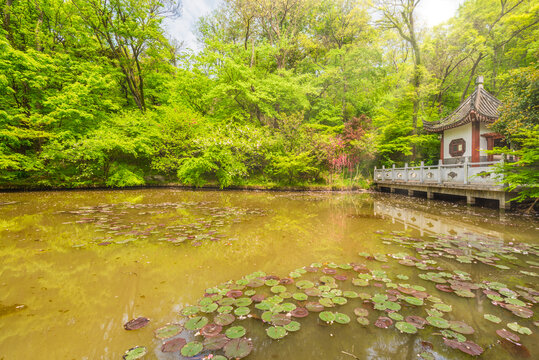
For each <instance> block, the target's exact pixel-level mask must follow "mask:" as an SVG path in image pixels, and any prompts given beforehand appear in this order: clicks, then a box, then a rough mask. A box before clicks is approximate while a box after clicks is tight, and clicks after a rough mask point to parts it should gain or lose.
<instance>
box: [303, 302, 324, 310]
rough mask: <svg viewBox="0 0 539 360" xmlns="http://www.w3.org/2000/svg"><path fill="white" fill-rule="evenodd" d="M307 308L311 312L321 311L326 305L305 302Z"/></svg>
mask: <svg viewBox="0 0 539 360" xmlns="http://www.w3.org/2000/svg"><path fill="white" fill-rule="evenodd" d="M305 308H306V309H307V310H309V311H311V312H320V311H323V310H324V305H322V304H320V303H318V302H314V301H310V302H308V303H306V304H305Z"/></svg>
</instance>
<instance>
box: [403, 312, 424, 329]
mask: <svg viewBox="0 0 539 360" xmlns="http://www.w3.org/2000/svg"><path fill="white" fill-rule="evenodd" d="M405 320H406V322H407V323H410V324H412V325H414V326H415V327H416V328H418V329H423V327H424V326H425V325H426V324H427V320H425V319H423V318H422V317H421V316H416V315H411V316H407V317H406V319H405Z"/></svg>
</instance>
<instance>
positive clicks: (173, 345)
mask: <svg viewBox="0 0 539 360" xmlns="http://www.w3.org/2000/svg"><path fill="white" fill-rule="evenodd" d="M186 343H187V341H186V340H185V339H184V338H181V337H178V338H175V339H172V340H169V341H167V342H165V343H164V344H163V345H162V346H161V351H162V352H177V351H180V350H181V348H182V347H183V346H184V345H185V344H186Z"/></svg>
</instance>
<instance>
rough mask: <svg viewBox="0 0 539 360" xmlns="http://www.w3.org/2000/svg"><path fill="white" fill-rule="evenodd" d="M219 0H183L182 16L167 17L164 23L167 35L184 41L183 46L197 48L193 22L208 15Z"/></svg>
mask: <svg viewBox="0 0 539 360" xmlns="http://www.w3.org/2000/svg"><path fill="white" fill-rule="evenodd" d="M218 3H219V0H184V1H183V11H182V16H181V17H179V18H177V19H167V20H166V21H165V23H164V27H165V30H166V31H167V33H168V34H169V36H170V37H171V38H173V39H176V40H177V41H179V42H181V41H183V42H184V45H185V47H187V48H191V49H195V50H196V49H198V48H199V47H200V45H199V44H198V42H197V39H196V36H195V24H196V22H197V20H198V19H199V18H200V17H201V16H205V15H208V14H209V13H211V12H212V11H213V10H214V9H216V8H217V6H218Z"/></svg>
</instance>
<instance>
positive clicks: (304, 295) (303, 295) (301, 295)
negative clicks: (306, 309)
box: [292, 293, 308, 301]
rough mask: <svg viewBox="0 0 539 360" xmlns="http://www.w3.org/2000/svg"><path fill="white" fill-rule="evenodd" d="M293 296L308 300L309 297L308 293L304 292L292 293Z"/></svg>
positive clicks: (299, 299) (296, 298)
mask: <svg viewBox="0 0 539 360" xmlns="http://www.w3.org/2000/svg"><path fill="white" fill-rule="evenodd" d="M292 297H293V298H294V299H295V300H298V301H304V300H307V299H308V296H307V295H306V294H303V293H294V294H293V295H292Z"/></svg>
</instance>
